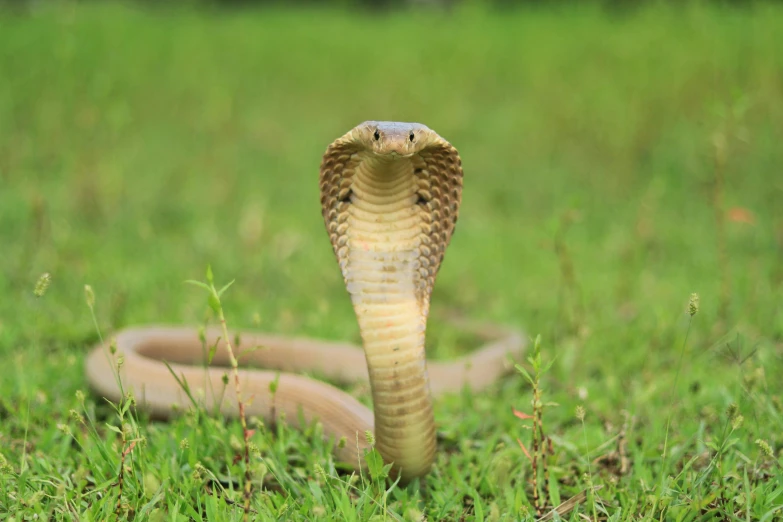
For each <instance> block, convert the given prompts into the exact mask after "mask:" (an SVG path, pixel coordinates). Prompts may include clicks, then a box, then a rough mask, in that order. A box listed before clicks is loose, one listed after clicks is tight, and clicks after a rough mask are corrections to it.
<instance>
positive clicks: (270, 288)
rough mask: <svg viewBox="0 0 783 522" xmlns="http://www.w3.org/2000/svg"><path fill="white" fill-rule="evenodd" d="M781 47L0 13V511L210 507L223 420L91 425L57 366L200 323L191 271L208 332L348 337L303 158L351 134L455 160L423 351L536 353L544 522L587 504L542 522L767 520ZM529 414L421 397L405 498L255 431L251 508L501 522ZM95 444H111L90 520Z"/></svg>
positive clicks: (76, 370)
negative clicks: (455, 209)
mask: <svg viewBox="0 0 783 522" xmlns="http://www.w3.org/2000/svg"><path fill="white" fill-rule="evenodd" d="M780 34H783V8H781V7H768V6H765V5H763V4H759V5H757V6H755V7H754V8H753V9H748V10H742V9H722V8H718V7H681V8H677V9H667V8H664V7H660V8H650V9H642V10H638V11H632V12H621V13H607V12H603V11H601V10H598V9H592V8H588V7H581V8H575V7H570V8H560V9H558V10H554V9H536V10H527V11H525V10H523V11H518V12H510V13H505V14H502V15H500V14H490V13H483V12H480V11H468V10H465V11H461V10H457V11H456V12H454V13H453V14H452V15H451V16H448V17H446V16H443V15H440V14H437V13H432V12H427V11H423V12H420V13H417V14H405V13H401V14H395V15H391V16H385V17H380V16H369V15H361V14H345V13H340V12H336V11H326V10H322V11H321V10H307V11H298V12H294V11H241V10H234V11H226V12H221V11H215V10H212V11H210V12H207V11H201V12H200V11H195V10H187V11H180V10H168V11H141V10H138V9H134V8H131V7H128V6H122V5H120V4H116V5H115V4H95V5H89V4H86V5H82V6H79V5H73V6H72V5H69V4H64V5H63V6H61V7H53V8H42V9H41V10H40V11H36V12H34V13H28V14H20V13H18V12H11V11H5V12H2V13H1V14H0V248H1V250H0V252H2V254H1V255H0V295H2V298H1V299H0V368H1V369H0V519H7V520H33V519H34V517H35V516H37V517H38V518H37V519H38V520H41V519H45V520H109V519H114V518H115V517H116V518H119V519H121V520H189V519H198V520H201V519H209V520H240V519H241V518H242V515H243V512H242V509H241V507H239V506H238V505H236V504H234V503H232V499H234V500H238V499H240V497H241V487H242V485H241V477H242V462H241V461H240V462H239V463H236V462H235V455H237V454H238V453H239V448H240V441H241V430H240V427H239V424H238V422H235V421H230V422H227V423H226V422H223V421H222V420H220V419H215V418H212V417H209V416H207V415H187V416H184V417H182V418H180V419H177V420H175V421H173V422H171V423H153V422H149V421H148V420H147V419H146V418H145V417H144V415H143V414H139V416H138V418H136V417H133V416H129V414H126V415H125V416H124V420H123V421H122V422H121V421H120V419H119V418H118V415H117V413H116V412H115V411H114V410H113V409H112V408H111V407H110V406H108V405H107V404H106V403H105V402H104V401H102V400H101V399H100V398H99V397H96V396H95V395H93V394H92V393H90V390H89V389H88V388H87V385H86V381H85V378H84V373H83V365H82V362H83V357H84V355H85V353H86V351H87V350H88V349H89V348H90V347H91V346H92V345H93V344H94V343H96V342H97V341H98V338H99V337H98V336H99V333H98V332H99V330H100V333H101V334H102V335H104V336H110V335H111V333H112V332H113V331H116V330H118V329H120V328H122V327H125V326H129V325H139V324H144V323H173V324H189V325H194V326H197V325H199V324H202V323H203V321H204V320H205V318H208V317H210V315H209V314H208V313H207V310H208V307H207V304H206V299H205V298H204V295H203V294H202V293H201V292H199V291H198V289H194V288H193V287H191V286H188V285H185V284H183V281H184V280H186V279H203V277H204V276H203V274H204V271H205V268H206V266H207V265H208V264H211V265H212V267H213V270H214V272H215V275H216V278H217V279H218V280H219V281H221V282H225V281H228V280H230V279H236V283H235V285H234V286H233V287H232V288H231V289H230V290H229V291H228V292H227V294H225V296H224V305H225V309H226V314H227V318H228V322H229V326H230V327H233V328H257V329H262V330H268V331H273V332H280V333H285V334H292V335H293V334H296V335H310V336H315V337H320V338H326V339H347V340H353V341H358V339H359V337H358V328H357V326H356V321H355V317H354V315H353V310H352V309H351V306H350V302H349V299H348V296H347V294H346V292H345V288H344V285H343V282H342V279H341V277H340V273H339V270H338V267H337V264H336V262H335V260H334V258H333V255H332V252H331V248H330V246H329V243H328V239H327V235H326V233H325V231H324V228H323V223H322V220H321V216H320V213H319V205H318V184H317V170H318V165H319V161H320V155H321V154H322V153H323V151H324V148H325V147H326V145H327V144H328V143H329V142H331V141H332V140H333V139H334V138H336V137H337V136H339V135H341V134H342V133H344V132H345V131H347V130H348V129H350V128H351V127H353V126H354V125H356V124H357V123H359V122H361V121H364V120H368V119H387V120H401V121H420V122H422V123H425V124H427V125H429V126H431V127H432V128H434V129H435V130H436V131H438V132H439V133H440V134H441V135H443V136H444V137H446V138H447V139H449V140H450V141H451V142H452V143H454V144H455V145H456V146H457V147H458V149H459V150H460V152H461V154H462V159H463V165H464V168H465V176H466V177H465V192H464V198H463V205H462V210H461V214H460V222H459V224H458V226H457V232H456V235H455V237H454V239H453V241H452V244H451V246H450V248H449V251H448V253H447V256H446V261H445V263H444V265H443V268H442V270H441V273H440V276H439V280H438V282H437V284H436V288H435V292H434V295H433V304H432V316H431V318H430V329H431V332H432V335H431V336H430V338H429V339H428V343H429V344H431V350H430V354H431V356H432V357H445V356H448V355H449V354H452V353H454V352H456V351H460V350H465V349H469V346H466V345H465V344H464V343H457V342H455V340H454V339H455V338H454V336H453V335H452V332H451V330H450V326H449V323H448V322H447V321H446V318H447V317H448V316H450V315H453V314H461V315H463V316H467V317H470V318H474V319H486V320H492V321H497V322H501V323H507V324H512V325H515V326H517V327H519V328H522V329H524V331H525V332H526V333H527V334H528V335H529V336H530V337H531V338H532V337H535V336H536V335H538V334H540V335H541V357H542V359H543V361H545V362H550V361H554V362H553V364H552V366H551V368H550V369H549V370H548V371H547V372H546V373H544V374H543V375H542V376H541V392H542V394H543V400H544V401H545V402H547V403H551V404H548V405H547V406H546V407H545V410H544V423H545V425H544V428H545V431H546V434H547V435H548V436H549V437H550V438H551V441H552V449H553V455H552V456H551V457H549V459H548V461H547V466H548V475H549V487H548V488H546V490H544V488H543V487H542V482H543V479H539V480H538V481H537V484H538V487H539V489H540V491H541V495H542V496H543V497H544V499H543V500H544V501H546V504H547V506H548V507H549V508H551V507H552V506H557V505H559V504H561V503H562V502H565V501H567V500H568V499H570V498H572V497H574V496H576V495H578V494H579V493H580V492H582V491H585V490H587V489H588V488H589V485H590V484H591V483H592V484H593V485H595V486H601V489H599V490H597V491H596V493H595V494H594V495H590V494H588V495H587V496H586V498H584V500H582V499H581V497H577V498H576V499H575V502H574V504H575V509H573V510H571V511H569V512H568V513H566V514H565V515H563V519H565V520H579V519H580V516H588V517H590V518H591V519H592V518H594V517H596V516H597V517H598V518H599V519H602V518H604V517H606V516H608V517H609V518H610V519H611V520H640V519H655V520H677V521H684V520H743V521H744V520H748V521H749V520H754V521H758V520H768V521H771V520H781V519H783V485H781V484H783V480H782V479H783V472H782V470H781V457H782V455H781V453H780V448H781V446H782V445H783V400H782V399H781V397H782V395H783V384H781V382H782V381H781V379H780V377H779V376H780V375H781V372H783V360H782V357H783V306H781V303H782V302H783V299H782V298H781V295H782V293H783V172H782V168H781V167H782V166H783V146H781V144H782V143H783V39H781V38H779V36H778V35H780ZM43 273H50V274H51V278H52V281H51V285H50V286H49V288H48V290H47V291H46V293H45V294H44V295H43V296H42V297H36V296H35V295H34V292H33V290H34V287H35V285H36V281H37V280H38V278H39V277H40V276H41V274H43ZM85 284H89V285H91V287H92V288H93V289H94V292H95V296H96V304H95V314H96V317H97V324H98V327H99V330H98V329H96V326H95V325H94V324H93V320H92V316H91V314H90V309H89V308H88V306H87V304H86V302H85V292H84V285H85ZM692 293H697V294H698V297H699V302H698V304H699V309H698V312H697V313H696V314H695V315H693V316H691V315H690V314H689V313H687V310H688V303H689V299H690V296H691V294H692ZM524 366H525V367H526V368H527V369H528V370H529V371H530V370H531V366H530V364H529V362H526V361H524ZM531 397H532V391H531V386H530V384H529V383H528V382H527V381H526V380H525V378H524V377H523V376H522V375H521V374H519V373H514V374H511V375H509V376H508V377H507V378H505V379H503V380H502V381H501V382H499V383H498V384H497V386H495V387H494V388H493V389H492V390H491V391H489V392H485V393H481V394H474V393H470V392H469V391H465V392H464V393H462V394H460V395H458V396H453V397H448V398H446V399H444V400H442V401H439V402H438V403H437V404H436V420H437V423H438V427H439V432H440V442H439V450H440V451H439V455H438V458H437V463H436V467H435V469H434V471H433V472H432V474H431V475H429V476H428V477H427V478H426V479H424V480H423V481H421V482H420V483H418V484H413V485H411V486H409V487H407V488H402V487H399V486H396V487H391V488H390V487H387V486H384V485H383V484H382V483H381V482H378V481H375V480H367V478H366V477H364V478H363V479H357V478H354V479H351V477H350V476H348V475H345V474H342V473H340V472H338V471H336V470H335V467H334V463H333V461H332V458H331V456H330V452H329V448H328V446H327V445H325V444H323V443H321V442H320V441H319V439H318V437H317V436H316V435H315V431H313V430H310V431H308V432H306V433H300V432H297V431H293V430H290V429H285V427H279V428H278V430H277V431H276V432H275V433H269V432H268V431H267V430H264V429H259V430H258V431H257V432H256V434H255V435H254V437H253V441H254V444H255V445H256V446H257V448H258V453H257V454H255V455H254V457H253V461H252V469H253V477H254V480H255V483H254V488H255V492H256V494H255V495H254V497H253V502H252V508H253V510H255V512H256V513H257V515H256V516H257V518H258V519H259V520H314V519H319V520H320V519H323V520H418V519H419V517H421V516H422V515H424V516H426V519H427V520H526V519H530V518H531V517H533V515H534V514H535V509H534V505H533V498H534V496H533V489H532V485H531V482H532V481H531V478H532V472H531V464H530V462H529V460H528V459H527V457H526V456H525V454H524V452H523V450H522V449H521V448H520V446H519V444H518V442H517V439H520V441H522V443H524V444H525V446H526V447H530V442H531V431H530V429H528V427H529V426H530V421H523V420H521V419H519V418H517V417H516V416H515V415H514V414H513V411H512V408H515V409H517V410H521V411H524V412H527V413H530V411H531ZM363 398H364V399H367V397H366V396H363ZM577 407H580V408H583V409H584V417H583V421H582V420H580V419H579V418H578V416H577ZM122 424H127V425H128V429H129V432H128V433H129V434H130V435H131V436H133V437H139V438H142V439H143V442H141V443H139V444H138V445H137V446H136V447H135V448H134V449H133V450H132V452H131V453H130V454H129V456H128V458H127V460H126V466H127V469H126V471H125V473H124V480H123V489H122V497H121V499H119V500H118V495H119V494H120V490H119V488H118V487H117V486H116V485H115V484H116V481H117V477H118V471H119V469H120V456H121V453H122V451H123V447H127V446H123V444H122V439H121V437H120V435H119V434H118V433H117V432H115V431H113V430H111V429H108V428H107V425H111V426H121V425H122ZM667 426H669V428H668V435H667ZM664 448H665V449H664ZM664 452H665V458H662V455H663V454H664ZM318 466H320V467H321V468H323V471H321V468H319V467H318ZM540 467H541V465H539V470H540ZM577 501H578V502H577ZM118 504H119V509H116V508H117V506H118ZM115 511H116V512H117V514H115Z"/></svg>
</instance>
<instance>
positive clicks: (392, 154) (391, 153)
mask: <svg viewBox="0 0 783 522" xmlns="http://www.w3.org/2000/svg"><path fill="white" fill-rule="evenodd" d="M375 154H376V155H378V156H381V157H384V158H389V159H405V158H410V157H412V156H413V155H414V154H416V153H415V152H399V151H396V150H391V151H389V152H381V153H378V152H376V153H375Z"/></svg>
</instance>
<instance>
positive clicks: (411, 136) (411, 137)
mask: <svg viewBox="0 0 783 522" xmlns="http://www.w3.org/2000/svg"><path fill="white" fill-rule="evenodd" d="M408 137H409V138H410V139H411V143H413V133H412V132H411V135H410V136H408Z"/></svg>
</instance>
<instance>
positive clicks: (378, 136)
mask: <svg viewBox="0 0 783 522" xmlns="http://www.w3.org/2000/svg"><path fill="white" fill-rule="evenodd" d="M372 137H373V138H375V141H378V140H379V139H381V133H380V132H378V129H376V130H375V134H373V135H372Z"/></svg>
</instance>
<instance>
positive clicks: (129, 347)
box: [86, 121, 524, 482]
mask: <svg viewBox="0 0 783 522" xmlns="http://www.w3.org/2000/svg"><path fill="white" fill-rule="evenodd" d="M462 179H463V174H462V164H461V159H460V156H459V153H458V152H457V150H456V149H455V148H454V147H453V146H452V145H451V144H450V143H449V142H447V141H446V140H444V139H443V138H442V137H440V136H439V135H438V134H437V133H436V132H434V131H433V130H431V129H429V128H428V127H426V126H424V125H421V124H416V123H398V122H374V121H368V122H364V123H362V124H360V125H358V126H357V127H355V128H354V129H352V130H351V131H349V132H348V133H346V134H345V135H343V136H342V137H340V138H338V139H336V140H335V141H334V142H332V143H331V144H330V145H329V146H328V148H327V150H326V152H325V154H324V156H323V160H322V163H321V168H320V188H321V209H322V214H323V219H324V223H325V225H326V229H327V232H328V234H329V239H330V241H331V244H332V247H333V249H334V253H335V256H336V258H337V261H338V264H339V267H340V270H341V272H342V275H343V279H344V281H345V285H346V288H347V290H348V293H349V294H350V297H351V301H352V303H353V308H354V311H355V313H356V317H357V320H358V324H359V330H360V333H361V338H362V342H363V349H362V348H359V347H356V346H353V345H350V344H345V343H336V342H326V341H317V340H312V339H304V338H287V337H281V336H274V335H263V334H259V333H255V332H241V336H240V339H241V343H242V346H261V347H263V349H260V350H255V351H251V352H250V353H249V354H248V355H245V356H243V358H242V364H248V363H249V364H251V365H252V366H258V367H261V368H264V369H243V370H240V385H241V386H242V392H243V394H244V395H245V396H248V395H252V397H253V400H252V402H251V403H250V405H249V406H248V407H247V409H246V413H247V414H248V415H256V416H260V417H263V418H264V420H265V421H266V422H273V421H274V419H275V416H276V414H280V413H281V412H284V413H285V414H286V421H287V422H288V423H289V424H291V425H294V426H295V427H300V426H299V422H300V413H301V418H302V419H303V420H304V422H305V423H310V422H312V421H314V420H316V419H317V420H318V421H319V422H320V423H321V424H322V426H323V432H324V435H325V436H327V437H333V438H334V439H335V440H338V439H340V438H342V437H345V438H346V442H347V443H346V444H339V445H338V444H335V449H334V451H335V456H336V458H338V459H339V460H341V461H344V462H346V463H349V464H350V465H352V466H353V467H354V468H356V469H358V468H359V467H361V466H363V462H362V459H361V458H359V456H358V455H357V442H356V441H357V433H358V445H359V448H358V449H359V450H360V449H363V448H366V447H367V445H368V442H367V441H366V440H365V437H364V432H365V431H366V430H373V429H374V433H375V441H376V448H377V449H378V451H379V452H380V454H381V455H382V457H383V458H384V460H385V461H386V462H390V463H393V466H392V470H393V472H398V473H399V474H400V476H401V479H402V481H403V482H407V481H409V480H411V479H413V478H416V477H421V476H423V475H425V474H427V473H428V472H429V471H430V469H431V467H432V463H433V461H434V459H435V452H436V433H435V422H434V417H433V409H432V395H433V394H434V395H439V394H441V393H444V392H453V391H458V390H459V389H460V388H461V387H463V386H466V385H467V386H470V387H471V388H472V389H474V390H480V389H482V388H484V387H486V386H488V385H490V384H491V383H493V382H494V381H495V380H496V379H497V378H498V377H499V376H500V375H501V374H502V373H504V372H506V371H507V369H508V365H507V357H508V356H509V355H512V356H514V355H518V354H519V353H520V352H521V351H522V349H523V348H524V342H523V339H522V337H521V335H520V334H519V333H517V332H515V331H513V330H505V329H499V328H497V327H489V328H490V329H491V330H492V331H491V332H490V333H488V334H487V335H488V336H489V337H491V338H493V340H492V341H491V342H489V343H488V344H486V345H484V346H482V347H481V348H479V349H478V350H475V351H473V352H472V353H471V354H469V355H467V356H464V357H461V358H458V359H456V360H452V361H448V362H440V361H436V362H433V361H430V362H427V361H426V356H425V350H424V341H425V331H426V327H427V317H428V314H429V307H430V294H431V292H432V288H433V284H434V282H435V278H436V276H437V273H438V270H439V268H440V265H441V262H442V261H443V257H444V253H445V250H446V247H447V246H448V244H449V242H450V239H451V236H452V233H453V232H454V226H455V224H456V222H457V216H458V213H459V207H460V202H461V197H462ZM484 330H485V331H486V328H485V329H484ZM206 334H207V337H208V339H207V342H208V343H215V342H218V339H219V335H220V333H219V331H218V330H217V329H211V330H208V331H207V332H206ZM115 341H116V353H114V354H109V352H108V351H107V349H106V348H107V347H106V346H105V345H101V346H97V347H96V348H95V349H94V350H93V351H92V352H91V353H90V355H89V357H88V358H87V361H86V372H87V378H88V381H89V383H90V385H91V386H92V387H93V389H95V390H96V391H97V392H98V393H100V394H101V395H102V396H104V397H107V398H109V399H112V400H118V399H119V398H120V396H121V391H120V390H121V389H120V387H119V385H118V382H117V379H116V376H115V373H114V372H115V369H116V368H117V357H118V356H120V355H122V356H123V363H122V365H121V366H120V369H119V377H120V378H121V382H122V386H123V389H124V390H125V391H128V390H133V391H134V392H135V395H136V400H137V403H138V404H139V406H140V407H142V408H146V409H147V410H148V411H149V412H150V413H151V414H152V415H153V416H155V417H162V418H166V417H169V416H171V415H172V413H173V411H174V406H175V405H177V406H179V407H187V406H188V405H189V404H190V399H189V398H188V397H187V396H186V394H185V392H184V391H183V390H182V388H181V386H180V385H179V384H178V383H177V381H176V379H174V378H173V376H172V375H171V373H170V371H169V369H168V368H167V367H166V365H164V364H163V363H162V362H161V361H163V360H165V361H166V362H168V363H169V364H170V366H171V368H172V370H173V371H174V372H175V373H176V374H177V375H179V376H180V378H184V379H185V380H186V381H187V383H188V385H189V387H190V389H191V392H192V393H194V394H196V396H197V397H198V398H199V400H200V401H201V404H203V406H204V407H206V408H214V407H215V406H218V407H219V408H220V410H221V412H222V413H224V414H225V415H236V414H237V404H236V401H235V400H234V401H232V400H231V399H230V397H229V395H228V394H221V393H219V390H221V389H223V386H224V385H223V384H222V381H221V380H222V377H223V375H224V373H225V371H224V370H222V369H220V368H219V366H225V365H227V364H228V361H229V357H228V353H227V350H226V347H225V345H224V344H223V343H222V342H218V350H217V353H216V355H215V357H214V359H213V361H212V364H211V365H210V366H209V367H206V365H205V360H204V353H203V350H202V343H201V341H200V340H199V336H198V332H197V330H196V329H195V328H186V327H157V326H148V327H141V328H131V329H127V330H124V331H121V332H119V333H118V334H117V335H116V336H115ZM240 349H241V348H240ZM199 365H202V366H199ZM274 370H278V371H274ZM307 371H317V372H318V373H319V374H320V375H323V376H324V377H326V378H329V379H331V380H334V381H339V382H350V381H361V380H367V379H369V383H370V388H371V390H372V400H373V409H374V412H373V411H371V410H370V409H368V408H367V407H366V406H364V405H363V404H361V403H360V402H359V401H358V400H356V399H355V398H354V397H352V396H351V395H349V394H348V393H346V392H343V391H341V390H339V389H338V388H336V387H334V386H331V385H329V384H327V383H325V382H323V381H319V380H316V379H313V378H310V377H306V376H304V375H301V373H303V372H307ZM280 372H282V373H280ZM276 378H277V379H278V385H277V390H276V391H275V393H274V396H273V395H272V392H271V391H270V383H271V382H273V381H274V380H275V379H276Z"/></svg>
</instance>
